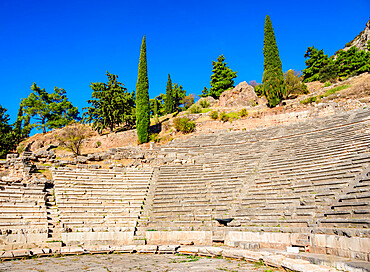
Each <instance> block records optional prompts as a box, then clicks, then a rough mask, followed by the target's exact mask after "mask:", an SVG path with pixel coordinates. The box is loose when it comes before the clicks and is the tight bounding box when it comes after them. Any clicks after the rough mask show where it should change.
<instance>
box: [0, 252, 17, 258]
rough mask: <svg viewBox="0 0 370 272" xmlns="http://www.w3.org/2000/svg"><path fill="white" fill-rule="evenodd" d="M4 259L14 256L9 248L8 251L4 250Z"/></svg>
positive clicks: (2, 256)
mask: <svg viewBox="0 0 370 272" xmlns="http://www.w3.org/2000/svg"><path fill="white" fill-rule="evenodd" d="M0 257H1V258H2V259H9V258H10V259H12V258H14V255H13V252H12V251H10V250H8V251H3V254H2V255H1V256H0Z"/></svg>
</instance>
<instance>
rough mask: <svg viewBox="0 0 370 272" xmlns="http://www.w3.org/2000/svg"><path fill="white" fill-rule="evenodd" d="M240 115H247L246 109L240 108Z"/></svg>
mask: <svg viewBox="0 0 370 272" xmlns="http://www.w3.org/2000/svg"><path fill="white" fill-rule="evenodd" d="M239 115H240V117H246V116H247V115H248V111H247V110H246V109H242V110H241V111H240V112H239Z"/></svg>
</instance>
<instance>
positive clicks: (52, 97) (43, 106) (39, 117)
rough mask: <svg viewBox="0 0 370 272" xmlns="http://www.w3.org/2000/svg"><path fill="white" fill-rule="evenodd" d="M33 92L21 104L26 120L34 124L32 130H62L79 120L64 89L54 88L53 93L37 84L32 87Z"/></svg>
mask: <svg viewBox="0 0 370 272" xmlns="http://www.w3.org/2000/svg"><path fill="white" fill-rule="evenodd" d="M31 90H32V92H31V93H30V95H29V96H28V97H27V98H24V99H23V100H22V102H21V106H22V107H23V112H24V115H25V118H29V119H30V120H31V121H32V120H34V123H32V124H31V127H32V128H36V129H42V131H43V133H46V129H53V128H60V127H63V126H66V125H67V124H68V123H70V122H71V121H72V120H78V119H79V117H78V109H77V107H74V106H73V105H72V103H71V102H70V101H68V98H67V95H66V91H65V90H64V89H59V88H57V87H55V88H54V92H53V93H48V92H46V91H45V89H41V88H40V87H39V86H37V85H36V83H33V85H32V86H31Z"/></svg>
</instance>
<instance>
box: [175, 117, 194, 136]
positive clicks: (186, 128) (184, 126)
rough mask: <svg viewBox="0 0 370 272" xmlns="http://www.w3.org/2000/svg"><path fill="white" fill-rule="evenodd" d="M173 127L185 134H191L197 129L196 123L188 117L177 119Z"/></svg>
mask: <svg viewBox="0 0 370 272" xmlns="http://www.w3.org/2000/svg"><path fill="white" fill-rule="evenodd" d="M173 125H174V127H175V129H176V130H177V131H181V132H183V133H190V132H193V131H194V129H195V123H194V122H193V121H190V120H189V119H188V118H186V117H182V118H181V117H179V118H175V119H174V120H173Z"/></svg>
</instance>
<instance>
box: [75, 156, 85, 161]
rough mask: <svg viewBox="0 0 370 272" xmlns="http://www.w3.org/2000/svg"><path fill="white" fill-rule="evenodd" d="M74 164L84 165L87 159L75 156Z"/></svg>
mask: <svg viewBox="0 0 370 272" xmlns="http://www.w3.org/2000/svg"><path fill="white" fill-rule="evenodd" d="M76 162H77V163H86V162H87V157H85V156H77V158H76Z"/></svg>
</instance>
